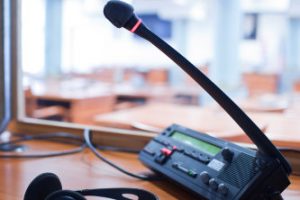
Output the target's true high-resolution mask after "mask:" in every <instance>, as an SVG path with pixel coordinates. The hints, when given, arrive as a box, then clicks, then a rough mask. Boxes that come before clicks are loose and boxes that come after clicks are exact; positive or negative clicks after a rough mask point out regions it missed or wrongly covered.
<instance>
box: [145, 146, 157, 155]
mask: <svg viewBox="0 0 300 200" xmlns="http://www.w3.org/2000/svg"><path fill="white" fill-rule="evenodd" d="M143 151H144V152H145V153H147V154H149V155H151V156H154V155H155V152H154V151H153V150H152V149H151V148H149V147H146V148H144V149H143Z"/></svg>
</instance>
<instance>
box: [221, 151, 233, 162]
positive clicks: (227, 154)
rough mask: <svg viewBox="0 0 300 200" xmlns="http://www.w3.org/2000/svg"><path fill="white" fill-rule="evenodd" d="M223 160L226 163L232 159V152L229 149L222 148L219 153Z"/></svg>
mask: <svg viewBox="0 0 300 200" xmlns="http://www.w3.org/2000/svg"><path fill="white" fill-rule="evenodd" d="M221 154H222V156H223V158H224V160H226V161H227V162H231V161H232V158H233V155H234V153H233V151H231V150H230V149H229V148H224V149H223V150H222V152H221Z"/></svg>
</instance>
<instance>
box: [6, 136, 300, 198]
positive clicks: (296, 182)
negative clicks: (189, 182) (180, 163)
mask: <svg viewBox="0 0 300 200" xmlns="http://www.w3.org/2000/svg"><path fill="white" fill-rule="evenodd" d="M26 144H27V145H28V150H29V151H39V152H41V151H44V152H46V151H53V150H56V151H57V150H62V149H66V148H70V146H68V145H63V144H52V143H49V142H40V141H39V142H27V143H26ZM104 154H105V156H106V157H107V158H109V159H111V160H113V161H114V162H115V163H118V164H119V165H122V166H124V167H126V168H127V169H129V170H131V171H133V172H145V171H148V169H146V168H145V167H144V166H143V165H142V164H141V163H140V162H139V161H138V159H137V155H136V154H129V153H120V152H118V153H117V152H105V153H104ZM44 172H52V173H55V174H57V175H58V176H59V178H60V180H61V182H62V185H63V189H71V190H76V189H84V188H109V187H137V188H142V189H145V190H149V191H151V192H153V193H155V194H156V195H157V196H158V197H159V198H160V199H161V200H173V199H174V200H175V199H196V198H195V196H193V195H192V194H190V193H189V192H187V191H185V190H183V189H182V188H181V187H179V186H177V185H175V184H173V183H171V182H169V181H166V180H162V181H156V182H147V181H141V180H136V179H134V178H130V177H128V176H126V175H123V174H121V173H120V172H118V171H116V170H115V169H113V168H111V167H110V166H108V165H107V164H105V163H103V162H101V161H99V160H98V159H96V158H95V157H94V155H93V154H92V153H91V152H90V151H89V150H85V151H84V152H83V153H78V154H74V155H69V156H62V157H52V158H43V159H0V175H1V179H0V186H1V187H0V199H5V200H20V199H22V197H23V195H24V192H25V190H26V188H27V186H28V185H29V183H30V182H31V180H32V179H33V178H34V177H36V176H37V175H38V174H40V173H44ZM291 182H292V184H291V185H290V186H289V188H288V189H287V190H286V191H284V193H283V197H284V198H285V199H288V200H298V199H299V196H300V178H299V177H291Z"/></svg>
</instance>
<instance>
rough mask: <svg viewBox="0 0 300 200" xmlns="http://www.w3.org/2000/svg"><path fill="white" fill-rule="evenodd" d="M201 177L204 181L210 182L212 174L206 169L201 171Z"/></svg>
mask: <svg viewBox="0 0 300 200" xmlns="http://www.w3.org/2000/svg"><path fill="white" fill-rule="evenodd" d="M200 179H201V181H202V182H203V183H205V184H208V182H209V179H210V176H209V174H208V173H207V172H206V171H204V172H201V173H200Z"/></svg>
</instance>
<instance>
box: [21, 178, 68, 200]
mask: <svg viewBox="0 0 300 200" xmlns="http://www.w3.org/2000/svg"><path fill="white" fill-rule="evenodd" d="M59 190H62V185H61V182H60V180H59V178H58V177H57V176H56V175H55V174H53V173H43V174H40V175H39V176H37V177H36V178H35V179H33V180H32V181H31V183H30V184H29V186H28V188H27V189H26V192H25V195H24V200H44V199H46V197H47V196H48V195H49V194H51V193H53V192H55V191H59Z"/></svg>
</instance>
